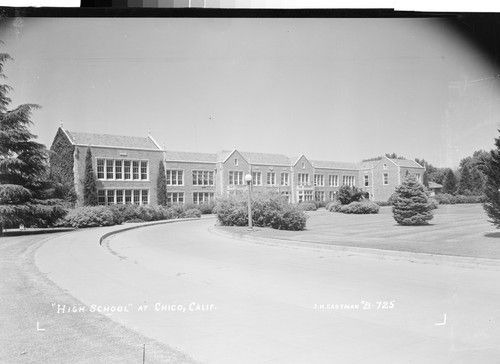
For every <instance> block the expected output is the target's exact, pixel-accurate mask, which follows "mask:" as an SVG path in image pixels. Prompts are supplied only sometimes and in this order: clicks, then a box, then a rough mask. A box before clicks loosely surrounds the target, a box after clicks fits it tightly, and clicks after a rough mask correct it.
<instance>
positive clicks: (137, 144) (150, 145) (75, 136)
mask: <svg viewBox="0 0 500 364" xmlns="http://www.w3.org/2000/svg"><path fill="white" fill-rule="evenodd" d="M65 131H66V134H67V135H68V137H69V138H70V141H71V142H72V143H73V144H78V145H93V146H103V147H119V148H138V149H155V150H160V148H158V146H157V145H156V143H155V142H154V141H153V140H152V139H151V138H149V137H136V136H122V135H110V134H93V133H79V132H74V131H69V130H65Z"/></svg>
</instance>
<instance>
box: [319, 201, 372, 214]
mask: <svg viewBox="0 0 500 364" xmlns="http://www.w3.org/2000/svg"><path fill="white" fill-rule="evenodd" d="M326 209H327V210H328V211H330V212H341V213H343V214H376V213H378V212H379V210H380V206H379V205H378V204H376V203H375V202H372V201H361V202H351V203H350V204H348V205H342V204H341V203H340V201H334V202H330V203H329V204H328V205H327V206H326Z"/></svg>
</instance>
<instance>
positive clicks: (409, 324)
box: [36, 219, 500, 363]
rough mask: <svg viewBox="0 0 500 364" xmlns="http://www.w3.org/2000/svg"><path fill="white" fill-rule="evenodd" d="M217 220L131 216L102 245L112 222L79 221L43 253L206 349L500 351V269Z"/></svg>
mask: <svg viewBox="0 0 500 364" xmlns="http://www.w3.org/2000/svg"><path fill="white" fill-rule="evenodd" d="M213 224H214V220H207V219H204V220H197V221H189V222H177V223H173V224H167V225H158V226H154V227H148V228H143V229H137V230H132V231H128V232H125V233H122V234H118V235H115V236H112V237H111V238H110V239H109V240H108V242H107V243H105V245H104V246H102V247H101V246H99V245H97V238H98V237H99V235H100V234H102V232H99V231H98V230H90V231H85V232H78V233H74V234H73V235H71V238H69V236H67V237H61V238H56V239H53V240H51V241H49V242H47V243H46V244H44V245H43V246H42V247H41V248H40V249H39V250H38V251H37V254H36V262H37V265H38V266H39V267H40V269H41V270H42V271H43V272H45V273H47V276H48V277H49V278H50V279H51V280H53V281H54V282H55V283H56V284H57V285H59V286H61V287H63V288H64V289H66V290H67V291H68V293H70V294H71V295H73V296H75V297H76V298H78V299H79V300H80V301H81V302H83V304H84V305H85V306H84V309H85V310H87V311H90V310H91V308H92V307H93V308H94V309H95V310H99V309H100V310H101V311H104V310H107V312H104V313H105V314H107V315H108V316H109V317H110V318H111V319H112V320H116V321H117V322H119V323H121V324H123V325H124V326H126V327H128V328H132V329H133V330H136V331H137V332H139V333H141V334H143V335H145V336H148V337H150V338H154V339H156V340H158V341H159V342H161V343H166V344H169V345H171V346H174V347H176V348H178V349H180V350H181V351H183V352H185V353H187V354H189V355H190V356H192V357H194V358H195V359H198V360H200V361H203V362H208V363H405V362H411V363H446V362H450V363H473V362H474V363H478V362H481V363H496V362H498V358H499V357H500V351H499V350H498V349H497V348H499V347H500V325H499V322H498V321H499V317H500V305H498V302H499V301H500V287H499V284H498V282H499V278H500V271H498V270H495V269H471V268H460V267H454V266H449V265H429V264H412V263H409V262H404V261H393V260H385V259H381V258H380V257H367V256H349V254H345V253H343V254H342V253H338V252H335V251H331V250H321V249H319V248H314V249H307V248H303V247H285V246H266V245H262V244H253V243H251V242H246V241H240V240H236V239H233V238H228V237H221V236H218V235H213V234H210V233H209V231H208V229H209V227H210V226H211V225H213ZM120 310H121V311H122V312H118V311H120ZM112 311H115V312H112ZM123 311H127V312H123Z"/></svg>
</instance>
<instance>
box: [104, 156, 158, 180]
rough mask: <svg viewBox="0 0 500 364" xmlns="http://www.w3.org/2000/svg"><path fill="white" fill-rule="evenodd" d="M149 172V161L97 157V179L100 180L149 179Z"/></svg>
mask: <svg viewBox="0 0 500 364" xmlns="http://www.w3.org/2000/svg"><path fill="white" fill-rule="evenodd" d="M131 167H132V170H131ZM139 168H140V171H139ZM148 174H149V169H148V161H131V160H123V159H97V179H100V180H132V179H134V180H138V179H141V180H147V179H148V178H149V177H148Z"/></svg>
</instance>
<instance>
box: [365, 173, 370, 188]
mask: <svg viewBox="0 0 500 364" xmlns="http://www.w3.org/2000/svg"><path fill="white" fill-rule="evenodd" d="M364 178H365V187H368V186H369V185H370V180H369V178H368V175H367V174H365V175H364Z"/></svg>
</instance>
